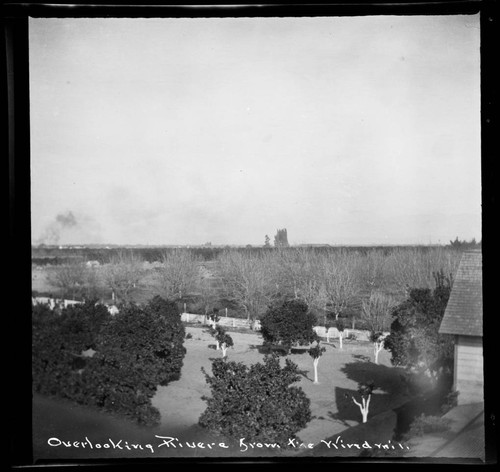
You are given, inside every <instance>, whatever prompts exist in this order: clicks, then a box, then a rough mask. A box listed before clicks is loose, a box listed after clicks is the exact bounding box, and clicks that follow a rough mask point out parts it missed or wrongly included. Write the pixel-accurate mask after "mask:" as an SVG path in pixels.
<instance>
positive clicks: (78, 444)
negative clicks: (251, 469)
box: [47, 435, 409, 454]
mask: <svg viewBox="0 0 500 472" xmlns="http://www.w3.org/2000/svg"><path fill="white" fill-rule="evenodd" d="M47 444H48V445H49V446H50V447H61V448H78V449H80V448H81V449H88V450H101V449H109V450H122V451H149V452H150V453H151V454H154V453H155V452H157V451H160V449H163V450H165V449H182V448H186V449H211V450H215V449H229V448H230V446H228V445H227V444H226V443H224V442H201V441H200V442H195V441H181V440H179V439H178V438H174V437H170V436H158V435H155V440H154V441H152V442H151V443H134V442H129V441H124V440H123V439H111V438H108V439H107V440H105V441H101V442H96V441H91V440H90V439H89V438H88V437H86V436H85V438H84V439H83V440H80V441H75V440H68V439H60V438H57V437H52V438H49V439H48V440H47ZM319 446H326V448H328V449H337V450H341V449H358V450H367V449H373V450H386V451H389V450H401V449H403V450H405V449H409V447H408V446H406V445H403V444H401V443H399V442H392V441H390V440H389V441H387V442H385V443H370V442H368V441H363V442H362V443H352V442H344V440H343V439H342V437H341V436H337V438H336V439H335V440H330V441H327V440H324V439H322V440H321V441H320V442H319V443H317V444H313V443H307V442H301V441H299V440H297V439H294V438H293V439H289V440H288V443H287V444H286V446H282V445H280V444H278V443H273V442H251V441H247V440H246V438H240V440H239V442H238V452H242V453H244V452H248V451H252V450H256V449H282V448H288V449H314V448H317V447H319Z"/></svg>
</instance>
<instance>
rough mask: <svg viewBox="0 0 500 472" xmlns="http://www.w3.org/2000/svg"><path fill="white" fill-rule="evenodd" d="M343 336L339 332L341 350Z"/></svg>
mask: <svg viewBox="0 0 500 472" xmlns="http://www.w3.org/2000/svg"><path fill="white" fill-rule="evenodd" d="M342 336H343V333H342V331H339V343H340V349H342Z"/></svg>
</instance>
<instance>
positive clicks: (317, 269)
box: [51, 248, 459, 319]
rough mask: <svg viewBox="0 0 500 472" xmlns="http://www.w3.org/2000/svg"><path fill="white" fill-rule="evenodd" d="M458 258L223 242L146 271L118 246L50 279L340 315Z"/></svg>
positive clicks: (240, 306) (259, 310)
mask: <svg viewBox="0 0 500 472" xmlns="http://www.w3.org/2000/svg"><path fill="white" fill-rule="evenodd" d="M458 260H459V254H457V253H456V251H452V250H445V249H442V248H433V249H429V250H427V251H418V250H415V249H407V250H396V251H393V252H392V253H390V254H388V255H387V254H384V253H383V252H382V251H376V250H374V251H370V252H367V253H366V254H363V253H359V252H356V251H350V250H331V251H326V252H325V251H315V250H314V249H311V248H283V249H277V250H273V251H263V252H256V253H252V252H250V253H245V252H243V251H236V250H227V251H224V252H222V253H221V254H220V255H219V256H218V257H217V259H216V260H215V261H213V263H210V264H206V263H203V261H200V260H199V259H198V258H197V257H196V256H195V255H194V254H193V253H192V252H190V251H189V250H182V249H180V250H175V251H169V252H166V253H164V255H163V259H162V263H161V264H158V265H157V266H156V267H155V269H153V270H151V269H150V270H149V271H147V270H146V269H145V267H144V264H143V263H142V261H141V260H140V259H139V258H138V257H137V256H135V255H134V253H122V254H119V255H118V256H116V258H114V259H113V261H112V262H111V263H110V264H105V265H103V266H100V267H86V266H85V265H81V264H80V265H64V266H59V267H54V268H53V273H52V276H51V282H52V283H53V284H54V285H55V286H57V287H59V288H60V289H61V290H62V291H63V292H64V296H68V297H72V298H76V297H82V296H83V297H91V296H93V295H96V294H99V293H100V294H102V292H103V290H107V291H108V293H109V292H111V294H113V296H114V298H115V300H117V301H119V302H123V301H129V300H131V299H133V297H134V294H135V293H136V292H137V290H139V289H140V288H141V287H142V286H143V285H146V284H147V285H149V287H150V289H151V287H153V288H154V290H156V292H157V293H158V294H160V295H162V296H164V297H166V298H168V299H171V300H177V301H184V302H186V301H187V302H188V303H191V305H192V304H193V301H195V302H196V305H197V310H198V311H201V312H203V313H204V314H207V313H208V312H209V311H210V310H211V309H212V308H213V307H215V306H218V307H220V308H222V306H221V304H222V303H223V302H222V301H224V303H225V304H226V306H227V305H228V304H229V305H230V306H232V307H234V308H235V309H236V310H237V311H238V312H240V313H241V314H242V316H244V317H246V318H248V319H257V318H259V317H260V316H261V315H262V314H263V313H264V312H265V311H266V309H267V307H268V306H269V305H270V304H272V303H274V302H275V301H277V300H278V301H279V300H286V299H301V300H303V301H304V302H306V303H307V305H308V306H309V308H310V309H311V310H312V311H313V312H314V313H315V314H316V315H317V316H320V315H323V316H324V315H325V314H326V313H333V316H334V317H335V319H338V318H339V317H345V316H350V317H351V316H352V315H353V314H358V315H359V314H360V313H361V312H362V310H364V309H368V310H373V309H375V308H374V307H376V306H379V305H381V304H389V305H391V304H395V303H397V302H400V301H401V300H403V299H404V298H405V297H406V296H407V294H408V289H409V287H422V288H431V287H432V286H433V282H434V281H433V276H432V274H433V273H434V272H435V271H437V270H438V269H439V268H443V269H444V271H445V272H446V273H453V272H454V271H455V269H456V267H457V265H458ZM367 304H368V305H367Z"/></svg>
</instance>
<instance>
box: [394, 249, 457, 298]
mask: <svg viewBox="0 0 500 472" xmlns="http://www.w3.org/2000/svg"><path fill="white" fill-rule="evenodd" d="M460 257H461V255H460V253H457V251H453V250H450V249H445V248H440V247H438V248H427V249H425V250H424V249H415V248H411V249H398V250H395V251H393V252H392V253H391V255H390V257H389V260H388V264H390V276H391V278H392V282H393V285H394V286H395V289H396V292H397V294H398V296H399V297H400V298H401V299H404V298H406V296H407V295H408V290H409V289H410V288H430V289H433V288H434V273H436V272H438V271H439V270H443V272H444V273H446V274H454V273H455V272H456V270H457V268H458V264H459V262H460Z"/></svg>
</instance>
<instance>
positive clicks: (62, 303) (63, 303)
mask: <svg viewBox="0 0 500 472" xmlns="http://www.w3.org/2000/svg"><path fill="white" fill-rule="evenodd" d="M32 301H33V304H35V305H37V304H45V305H48V306H49V307H50V308H51V309H54V308H55V307H56V306H57V307H60V308H63V307H64V308H66V307H68V306H71V305H78V304H80V303H82V302H80V301H77V300H64V299H57V298H49V297H32ZM105 306H106V308H107V309H108V311H109V312H110V313H111V314H112V315H115V314H117V313H118V308H117V307H116V306H115V305H105ZM181 321H183V322H185V323H197V324H201V325H209V324H210V319H209V318H208V317H207V316H205V315H199V314H196V313H186V312H184V313H181ZM217 324H218V325H220V326H225V327H228V328H246V329H251V330H253V331H260V328H261V326H260V321H259V320H255V321H253V322H252V321H250V320H246V319H242V318H231V317H228V316H221V317H220V318H219V321H217ZM313 329H314V331H315V332H316V334H317V335H318V336H320V337H322V338H326V337H327V336H326V334H327V332H326V329H325V327H324V326H315V327H314V328H313ZM350 336H354V337H355V339H356V340H358V341H369V340H370V332H369V331H366V330H360V329H345V330H344V336H343V338H344V339H346V338H348V337H350ZM328 337H329V338H331V339H338V338H339V331H338V329H337V328H335V327H333V328H330V329H329V330H328Z"/></svg>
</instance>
